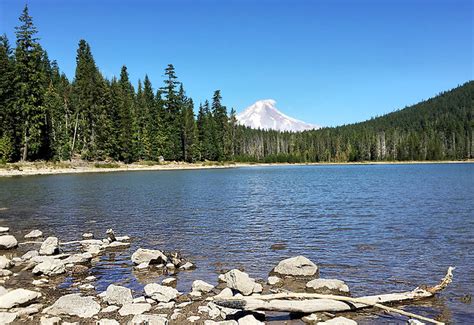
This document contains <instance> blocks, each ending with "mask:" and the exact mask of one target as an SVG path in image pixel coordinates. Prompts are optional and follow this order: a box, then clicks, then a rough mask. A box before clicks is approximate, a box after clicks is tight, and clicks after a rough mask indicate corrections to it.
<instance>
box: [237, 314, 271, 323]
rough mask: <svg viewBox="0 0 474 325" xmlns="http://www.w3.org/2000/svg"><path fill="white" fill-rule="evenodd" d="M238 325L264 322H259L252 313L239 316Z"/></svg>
mask: <svg viewBox="0 0 474 325" xmlns="http://www.w3.org/2000/svg"><path fill="white" fill-rule="evenodd" d="M238 324H239V325H265V323H264V322H261V321H259V320H257V319H256V318H255V316H253V315H247V316H245V317H242V318H239V321H238Z"/></svg>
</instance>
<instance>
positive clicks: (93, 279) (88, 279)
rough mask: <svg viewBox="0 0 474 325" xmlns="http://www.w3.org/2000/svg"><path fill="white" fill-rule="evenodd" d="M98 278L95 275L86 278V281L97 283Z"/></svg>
mask: <svg viewBox="0 0 474 325" xmlns="http://www.w3.org/2000/svg"><path fill="white" fill-rule="evenodd" d="M96 279H97V278H96V277H95V276H93V275H89V276H88V277H86V278H85V279H84V281H88V282H92V281H95V280H96Z"/></svg>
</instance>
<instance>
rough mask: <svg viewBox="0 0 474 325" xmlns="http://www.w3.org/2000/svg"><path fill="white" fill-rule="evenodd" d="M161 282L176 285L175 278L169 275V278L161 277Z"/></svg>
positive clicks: (166, 284)
mask: <svg viewBox="0 0 474 325" xmlns="http://www.w3.org/2000/svg"><path fill="white" fill-rule="evenodd" d="M161 284H162V285H165V286H170V287H172V286H174V285H176V278H173V277H171V278H166V279H163V281H161Z"/></svg>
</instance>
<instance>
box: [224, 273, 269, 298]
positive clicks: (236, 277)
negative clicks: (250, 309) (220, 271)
mask: <svg viewBox="0 0 474 325" xmlns="http://www.w3.org/2000/svg"><path fill="white" fill-rule="evenodd" d="M224 277H225V282H226V283H227V287H229V288H231V289H234V290H237V291H239V292H240V293H242V294H243V295H244V296H248V295H251V294H252V293H253V292H259V291H260V292H261V288H262V286H261V285H260V284H258V283H256V282H255V280H254V279H252V278H250V277H249V275H248V274H247V273H245V272H242V271H239V270H237V269H234V270H231V271H229V272H227V273H226V274H224Z"/></svg>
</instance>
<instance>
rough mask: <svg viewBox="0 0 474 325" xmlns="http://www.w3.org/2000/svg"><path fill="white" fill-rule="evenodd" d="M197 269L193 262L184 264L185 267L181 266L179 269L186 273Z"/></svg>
mask: <svg viewBox="0 0 474 325" xmlns="http://www.w3.org/2000/svg"><path fill="white" fill-rule="evenodd" d="M195 268H196V266H195V265H194V264H193V263H191V262H186V263H184V264H183V265H181V266H180V267H179V269H180V270H185V271H187V270H192V269H195Z"/></svg>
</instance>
